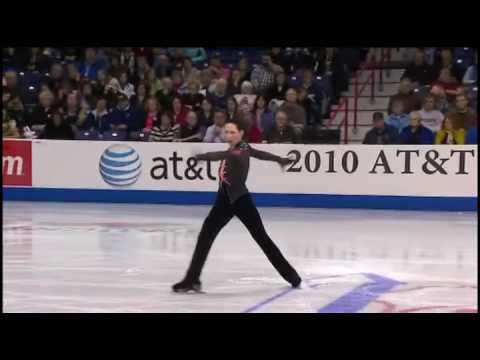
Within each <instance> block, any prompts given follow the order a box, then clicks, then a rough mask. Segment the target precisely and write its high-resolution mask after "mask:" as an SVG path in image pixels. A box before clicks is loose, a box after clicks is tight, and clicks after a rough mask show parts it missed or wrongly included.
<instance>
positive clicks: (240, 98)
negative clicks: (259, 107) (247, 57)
mask: <svg viewBox="0 0 480 360" xmlns="http://www.w3.org/2000/svg"><path fill="white" fill-rule="evenodd" d="M234 97H235V100H237V104H238V108H239V109H240V110H242V111H252V110H253V105H254V104H255V99H256V98H257V95H255V94H254V88H253V85H252V83H251V82H250V81H244V82H243V83H242V86H241V91H240V94H237V95H235V96H234Z"/></svg>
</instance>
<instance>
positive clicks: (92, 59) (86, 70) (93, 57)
mask: <svg viewBox="0 0 480 360" xmlns="http://www.w3.org/2000/svg"><path fill="white" fill-rule="evenodd" d="M102 68H103V66H102V63H101V62H100V61H98V60H97V51H96V50H95V49H94V48H87V49H86V50H85V61H84V62H83V63H82V64H80V66H79V67H78V71H79V72H80V75H81V76H82V77H86V78H88V79H89V80H97V72H98V70H100V69H102Z"/></svg>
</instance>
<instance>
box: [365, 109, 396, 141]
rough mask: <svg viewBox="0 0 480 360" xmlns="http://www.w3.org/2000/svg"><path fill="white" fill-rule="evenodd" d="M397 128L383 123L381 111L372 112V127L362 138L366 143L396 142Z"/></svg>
mask: <svg viewBox="0 0 480 360" xmlns="http://www.w3.org/2000/svg"><path fill="white" fill-rule="evenodd" d="M398 142H399V136H398V130H397V129H396V128H394V127H393V126H390V125H388V124H386V123H385V121H384V117H383V113H381V112H379V111H377V112H375V113H374V114H373V128H372V129H371V130H369V131H368V132H367V134H366V135H365V138H364V139H363V144H366V145H389V144H398Z"/></svg>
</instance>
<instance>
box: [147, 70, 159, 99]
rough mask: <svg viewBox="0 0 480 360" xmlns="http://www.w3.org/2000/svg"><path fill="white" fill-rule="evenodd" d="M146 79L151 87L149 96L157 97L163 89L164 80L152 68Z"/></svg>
mask: <svg viewBox="0 0 480 360" xmlns="http://www.w3.org/2000/svg"><path fill="white" fill-rule="evenodd" d="M145 79H146V81H147V83H148V84H149V85H150V91H149V94H148V95H149V96H155V94H156V93H157V92H158V91H160V90H162V89H163V84H162V80H160V79H159V78H158V77H157V74H156V73H155V69H153V68H151V69H150V70H148V71H147V74H146V75H145Z"/></svg>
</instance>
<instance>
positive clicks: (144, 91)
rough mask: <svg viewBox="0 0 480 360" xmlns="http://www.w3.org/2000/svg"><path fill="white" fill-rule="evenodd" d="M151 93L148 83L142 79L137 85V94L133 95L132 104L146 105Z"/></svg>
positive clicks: (140, 106)
mask: <svg viewBox="0 0 480 360" xmlns="http://www.w3.org/2000/svg"><path fill="white" fill-rule="evenodd" d="M149 93H150V91H149V89H148V85H147V83H146V82H145V81H140V82H139V83H138V85H137V90H136V92H135V95H133V96H132V98H131V103H132V105H133V106H138V107H139V108H143V107H145V102H146V101H147V98H148V94H149Z"/></svg>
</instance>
